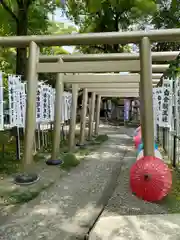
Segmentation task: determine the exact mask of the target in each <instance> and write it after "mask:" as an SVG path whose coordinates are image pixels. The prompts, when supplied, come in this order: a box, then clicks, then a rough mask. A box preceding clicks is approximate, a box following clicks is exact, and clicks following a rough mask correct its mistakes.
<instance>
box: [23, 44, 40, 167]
mask: <svg viewBox="0 0 180 240" xmlns="http://www.w3.org/2000/svg"><path fill="white" fill-rule="evenodd" d="M38 59H39V49H38V46H37V44H36V43H35V42H31V43H30V46H29V60H28V74H27V104H26V123H25V140H24V141H25V142H24V145H25V146H24V158H23V165H24V168H25V169H26V171H27V170H28V169H29V165H31V164H32V162H33V152H34V151H33V150H34V133H35V128H36V92H37V82H38V74H37V72H36V66H37V62H38Z"/></svg>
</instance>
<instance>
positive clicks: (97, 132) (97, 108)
mask: <svg viewBox="0 0 180 240" xmlns="http://www.w3.org/2000/svg"><path fill="white" fill-rule="evenodd" d="M100 108H101V95H97V102H96V121H95V135H98V134H99V120H100Z"/></svg>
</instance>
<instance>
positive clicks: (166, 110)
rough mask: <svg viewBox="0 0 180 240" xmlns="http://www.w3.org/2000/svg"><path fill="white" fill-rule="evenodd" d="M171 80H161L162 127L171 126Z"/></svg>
mask: <svg viewBox="0 0 180 240" xmlns="http://www.w3.org/2000/svg"><path fill="white" fill-rule="evenodd" d="M172 90H173V82H172V80H169V79H167V80H163V99H162V103H161V105H162V120H161V121H162V127H166V128H171V120H172Z"/></svg>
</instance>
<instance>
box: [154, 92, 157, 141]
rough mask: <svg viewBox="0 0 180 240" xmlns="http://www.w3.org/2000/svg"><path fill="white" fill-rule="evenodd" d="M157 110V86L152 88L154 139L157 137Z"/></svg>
mask: <svg viewBox="0 0 180 240" xmlns="http://www.w3.org/2000/svg"><path fill="white" fill-rule="evenodd" d="M157 112H158V101H157V88H153V113H154V138H155V139H157Z"/></svg>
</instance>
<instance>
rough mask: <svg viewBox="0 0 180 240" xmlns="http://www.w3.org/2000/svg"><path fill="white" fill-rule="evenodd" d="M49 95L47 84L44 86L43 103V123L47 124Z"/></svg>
mask: <svg viewBox="0 0 180 240" xmlns="http://www.w3.org/2000/svg"><path fill="white" fill-rule="evenodd" d="M47 95H48V87H47V85H46V84H43V85H42V102H43V107H42V111H43V119H42V120H43V122H44V123H47V122H48V100H47Z"/></svg>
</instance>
